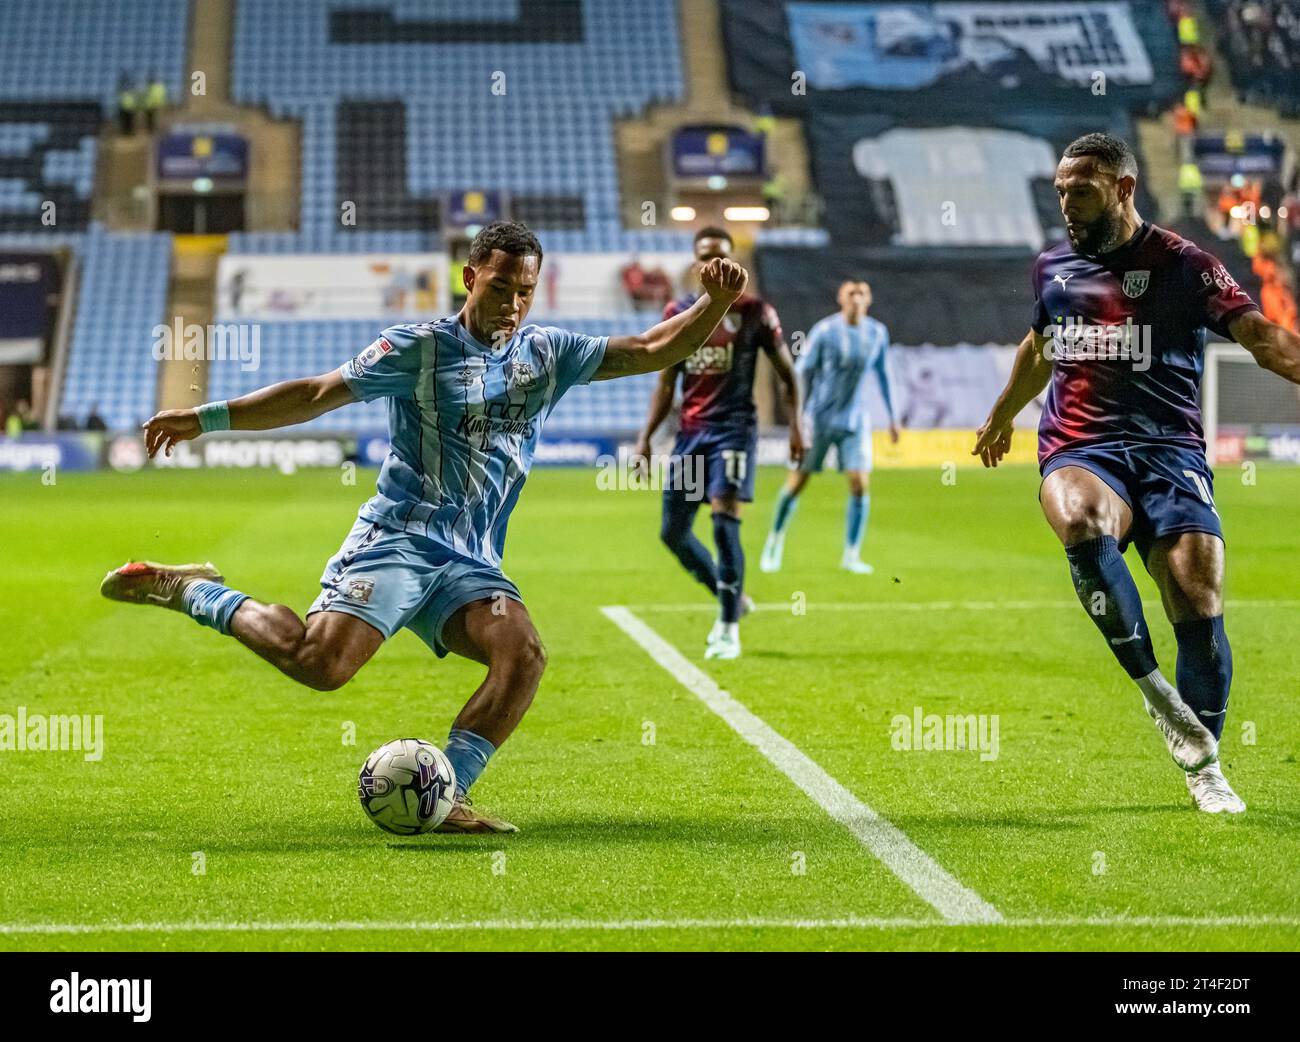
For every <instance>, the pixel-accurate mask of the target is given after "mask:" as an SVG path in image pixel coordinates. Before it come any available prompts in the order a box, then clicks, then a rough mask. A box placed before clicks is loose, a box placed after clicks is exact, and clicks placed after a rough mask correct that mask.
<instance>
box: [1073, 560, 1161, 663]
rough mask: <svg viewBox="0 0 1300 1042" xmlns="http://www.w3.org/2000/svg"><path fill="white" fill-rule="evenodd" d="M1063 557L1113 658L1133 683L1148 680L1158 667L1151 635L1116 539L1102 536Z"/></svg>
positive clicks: (1076, 590)
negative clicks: (1067, 562)
mask: <svg viewBox="0 0 1300 1042" xmlns="http://www.w3.org/2000/svg"><path fill="white" fill-rule="evenodd" d="M1065 556H1066V558H1067V559H1068V560H1069V562H1070V575H1071V576H1072V577H1073V578H1074V591H1075V593H1077V594H1078V595H1079V603H1080V604H1082V605H1083V609H1084V611H1086V612H1087V613H1088V617H1089V618H1091V619H1092V621H1093V622H1094V623H1096V625H1097V629H1099V630H1101V632H1102V635H1103V636H1104V637H1105V638H1106V641H1107V643H1108V644H1109V646H1110V650H1111V653H1112V654H1113V655H1114V656H1115V657H1116V658H1117V659H1118V660H1119V664H1120V665H1121V666H1123V667H1124V669H1125V671H1126V672H1127V673H1128V675H1129V676H1130V677H1132V678H1133V679H1134V680H1137V679H1138V678H1139V677H1145V676H1147V675H1148V674H1149V673H1151V672H1152V671H1153V670H1154V669H1156V668H1157V663H1156V653H1155V649H1154V648H1152V646H1151V631H1150V630H1148V629H1147V622H1146V619H1145V618H1144V617H1143V615H1142V597H1141V595H1140V594H1139V593H1138V588H1137V585H1136V584H1135V583H1134V582H1133V576H1132V575H1131V574H1130V573H1129V570H1128V565H1126V564H1125V563H1124V555H1123V554H1121V553H1120V552H1119V543H1117V542H1116V541H1115V537H1114V536H1109V535H1103V536H1100V537H1098V538H1097V539H1089V540H1088V541H1087V542H1083V543H1075V544H1074V545H1073V546H1067V547H1066V548H1065Z"/></svg>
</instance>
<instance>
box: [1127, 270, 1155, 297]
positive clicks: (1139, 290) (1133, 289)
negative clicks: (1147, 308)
mask: <svg viewBox="0 0 1300 1042" xmlns="http://www.w3.org/2000/svg"><path fill="white" fill-rule="evenodd" d="M1150 283H1151V272H1149V271H1126V272H1124V283H1123V286H1122V287H1121V288H1122V289H1123V290H1124V296H1126V297H1140V296H1142V294H1143V293H1145V292H1146V291H1147V286H1148V285H1150Z"/></svg>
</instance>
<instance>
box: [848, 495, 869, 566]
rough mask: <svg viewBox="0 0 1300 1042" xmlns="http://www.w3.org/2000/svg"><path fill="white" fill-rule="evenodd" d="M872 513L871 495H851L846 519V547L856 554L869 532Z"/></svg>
mask: <svg viewBox="0 0 1300 1042" xmlns="http://www.w3.org/2000/svg"><path fill="white" fill-rule="evenodd" d="M870 514H871V497H870V496H868V495H863V496H849V509H848V513H847V514H846V516H845V519H844V549H845V550H847V551H849V552H850V553H853V554H856V553H857V552H858V551H859V550H860V549H861V548H862V540H863V538H864V537H865V536H866V534H867V518H868V517H869V516H870Z"/></svg>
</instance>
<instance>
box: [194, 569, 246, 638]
mask: <svg viewBox="0 0 1300 1042" xmlns="http://www.w3.org/2000/svg"><path fill="white" fill-rule="evenodd" d="M246 600H248V594H246V593H240V592H239V591H238V590H232V589H231V588H230V587H229V586H222V585H221V583H214V582H210V581H209V580H207V579H198V580H196V581H195V582H192V583H190V584H189V585H188V586H186V587H185V592H184V593H182V594H181V609H182V610H183V611H184V612H185V613H186V614H187V615H189V617H190V618H192V619H193V620H194V621H195V622H197V623H198V624H199V625H200V626H210V627H211V628H212V629H214V630H216V631H217V632H218V633H224V634H225V635H226V636H227V637H228V636H230V620H231V619H233V618H234V617H235V612H236V611H237V610H238V609H239V606H240V605H241V604H243V603H244V601H246Z"/></svg>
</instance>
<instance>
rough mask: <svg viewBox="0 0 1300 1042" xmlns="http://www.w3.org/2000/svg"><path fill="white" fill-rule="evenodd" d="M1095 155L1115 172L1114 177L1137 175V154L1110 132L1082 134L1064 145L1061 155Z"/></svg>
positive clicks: (1070, 156)
mask: <svg viewBox="0 0 1300 1042" xmlns="http://www.w3.org/2000/svg"><path fill="white" fill-rule="evenodd" d="M1081 156H1095V157H1096V158H1097V159H1099V160H1101V162H1103V163H1105V164H1106V166H1108V167H1109V168H1110V169H1111V170H1113V171H1114V172H1115V176H1116V177H1137V173H1138V164H1137V156H1135V155H1134V154H1133V149H1131V148H1129V145H1128V142H1127V141H1124V140H1122V139H1120V138H1117V137H1115V136H1113V135H1111V134H1099V133H1098V134H1084V135H1083V137H1077V138H1075V139H1074V140H1073V141H1071V142H1070V143H1069V144H1068V145H1066V146H1065V152H1064V153H1063V154H1062V157H1063V158H1065V159H1078V158H1080V157H1081Z"/></svg>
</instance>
